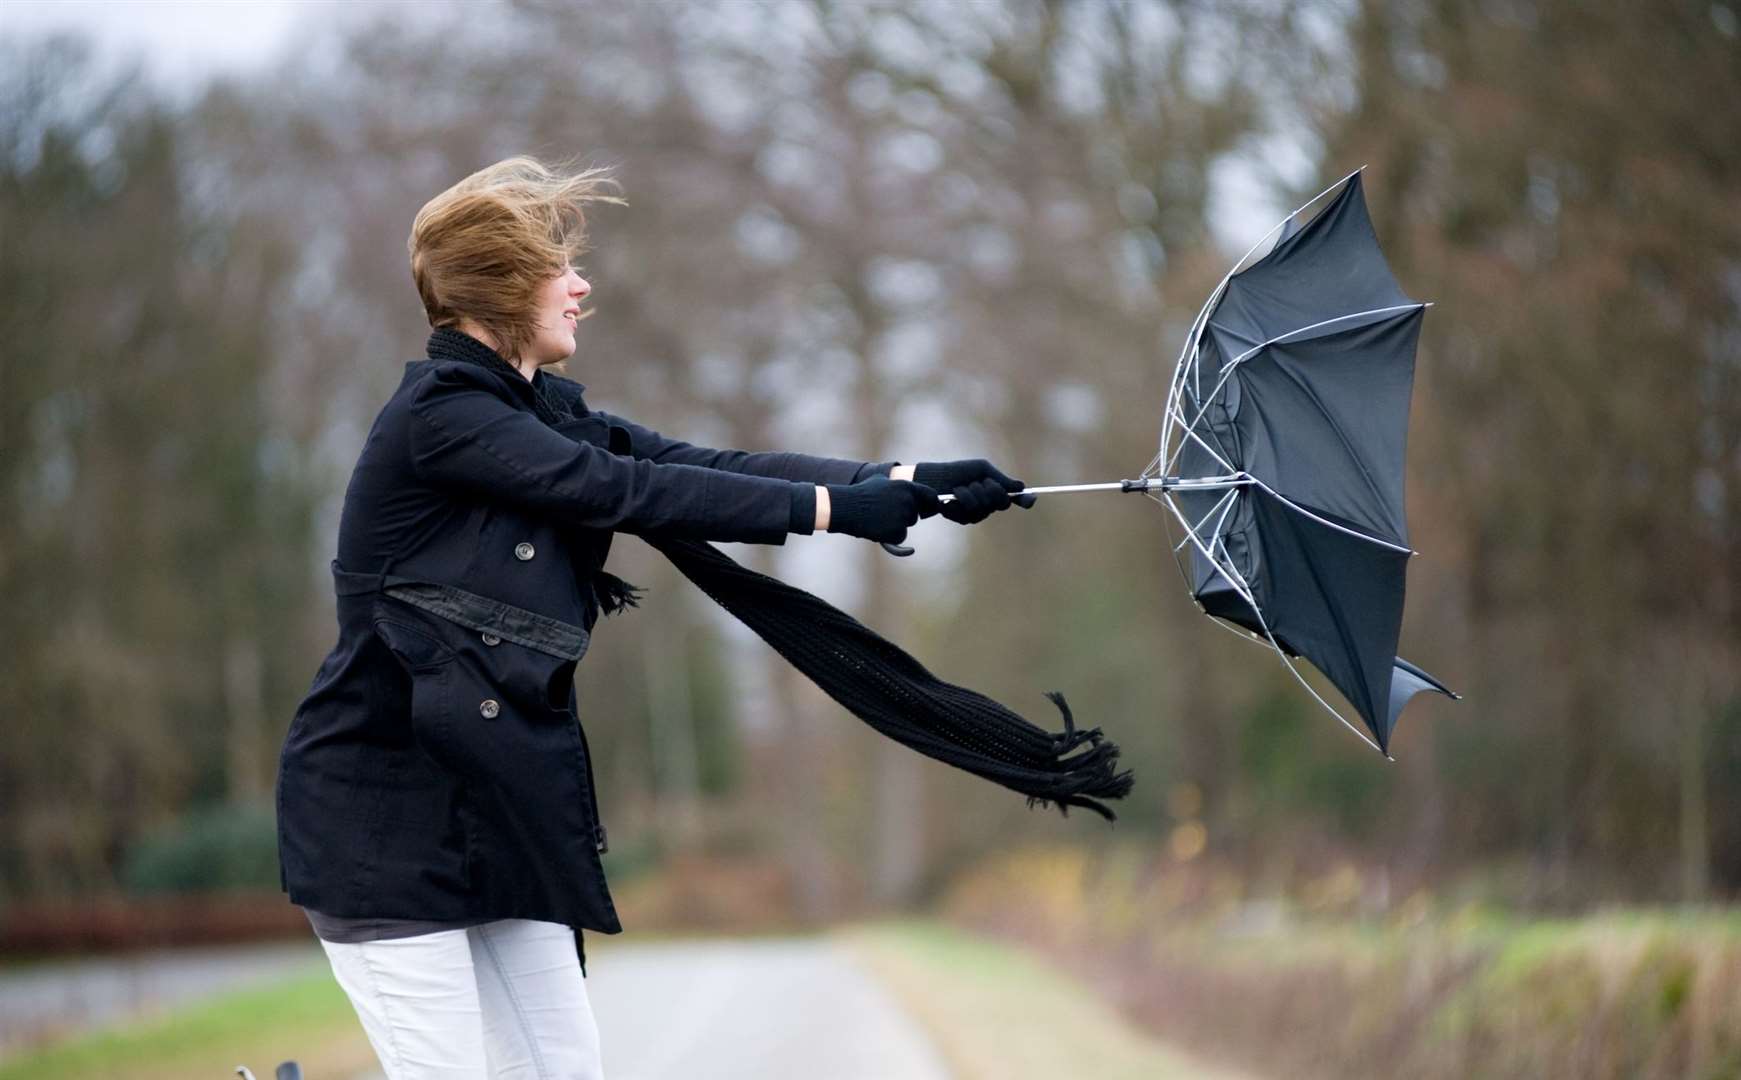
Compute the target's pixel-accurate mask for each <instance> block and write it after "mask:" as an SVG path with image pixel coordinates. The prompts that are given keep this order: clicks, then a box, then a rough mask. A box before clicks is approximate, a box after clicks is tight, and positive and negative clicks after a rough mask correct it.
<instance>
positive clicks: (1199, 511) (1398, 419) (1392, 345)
mask: <svg viewBox="0 0 1741 1080" xmlns="http://www.w3.org/2000/svg"><path fill="white" fill-rule="evenodd" d="M1360 179H1361V178H1360V174H1359V173H1355V174H1354V175H1353V176H1351V177H1349V178H1348V179H1347V180H1346V181H1344V182H1343V183H1342V185H1341V191H1340V192H1338V193H1337V194H1336V196H1335V197H1334V198H1333V199H1332V200H1331V201H1330V203H1329V204H1328V205H1327V206H1325V207H1324V209H1323V210H1322V211H1321V212H1320V213H1318V214H1317V215H1316V216H1315V217H1312V218H1311V220H1310V221H1302V220H1301V219H1300V216H1299V214H1295V215H1293V216H1291V217H1290V218H1289V219H1288V220H1287V221H1286V222H1285V223H1284V224H1283V226H1282V227H1281V230H1282V235H1281V239H1279V240H1278V241H1277V242H1276V245H1275V247H1274V248H1273V249H1271V250H1270V252H1269V253H1268V254H1267V255H1265V256H1264V257H1263V258H1261V259H1259V260H1258V261H1257V262H1255V263H1253V264H1252V265H1251V266H1249V267H1247V268H1246V269H1244V270H1241V271H1239V272H1237V273H1234V274H1232V275H1230V276H1229V277H1228V278H1227V279H1226V280H1225V281H1224V282H1223V283H1222V286H1221V288H1220V289H1219V290H1218V291H1217V295H1216V296H1215V297H1214V298H1212V300H1211V303H1210V304H1209V305H1208V306H1207V308H1206V311H1205V314H1204V316H1202V317H1201V318H1200V319H1199V323H1198V325H1197V326H1196V327H1194V328H1193V336H1194V338H1195V341H1194V344H1192V345H1191V346H1188V347H1187V350H1186V356H1185V357H1184V359H1183V360H1182V361H1181V365H1180V369H1179V371H1178V373H1177V374H1176V375H1175V380H1174V393H1173V401H1172V403H1171V404H1170V406H1169V416H1168V419H1167V424H1168V427H1167V433H1166V435H1165V437H1164V438H1163V446H1162V454H1161V456H1160V457H1159V458H1158V459H1157V464H1160V465H1161V468H1162V472H1163V473H1171V474H1172V475H1173V476H1176V477H1177V478H1178V480H1179V482H1180V484H1181V485H1182V486H1177V487H1172V488H1171V490H1168V491H1167V492H1166V493H1165V497H1166V498H1168V499H1170V500H1172V503H1173V505H1174V508H1175V510H1176V513H1177V516H1178V518H1179V519H1180V520H1181V521H1182V522H1183V523H1184V524H1185V526H1186V527H1187V529H1188V530H1189V535H1188V536H1187V537H1186V538H1185V539H1184V540H1183V541H1181V548H1188V550H1189V551H1190V566H1189V581H1190V585H1191V588H1192V593H1193V595H1194V596H1195V597H1196V599H1197V601H1198V603H1199V604H1200V605H1201V606H1202V607H1203V610H1204V611H1206V612H1207V613H1209V614H1210V615H1213V616H1215V617H1217V618H1220V619H1223V620H1225V621H1227V622H1231V623H1234V624H1236V625H1238V626H1241V627H1243V628H1245V629H1247V630H1249V631H1251V632H1252V633H1254V634H1257V635H1261V636H1262V637H1264V638H1265V639H1267V640H1268V641H1270V642H1271V643H1272V644H1274V645H1275V647H1276V648H1277V650H1279V651H1280V652H1281V653H1282V654H1283V656H1284V658H1294V657H1304V658H1305V659H1307V660H1309V661H1310V662H1311V663H1312V665H1313V666H1315V667H1316V668H1318V670H1320V671H1322V672H1323V673H1324V675H1325V677H1327V678H1328V679H1329V680H1330V682H1331V683H1332V684H1333V685H1334V686H1335V687H1336V689H1337V690H1339V691H1340V692H1341V693H1342V695H1343V696H1344V697H1345V698H1346V699H1347V700H1348V703H1349V704H1350V705H1351V706H1353V708H1354V710H1355V711H1356V712H1357V713H1359V715H1360V717H1361V719H1362V720H1363V721H1364V722H1365V725H1366V728H1367V730H1369V731H1370V732H1371V733H1372V736H1373V739H1374V740H1376V741H1375V742H1374V745H1376V746H1377V747H1378V748H1379V749H1380V750H1381V751H1384V752H1386V753H1388V750H1389V745H1390V735H1391V732H1392V731H1393V730H1394V729H1395V727H1396V720H1397V715H1398V714H1399V713H1400V712H1401V711H1402V708H1403V706H1404V705H1406V704H1407V703H1408V701H1409V699H1410V698H1412V697H1414V695H1415V694H1417V693H1420V692H1421V691H1423V690H1432V691H1436V692H1439V693H1443V694H1446V695H1449V696H1451V697H1455V696H1456V695H1455V694H1452V693H1451V691H1450V690H1448V689H1446V688H1445V686H1444V685H1443V684H1441V683H1440V682H1439V681H1438V680H1436V679H1434V678H1433V677H1432V676H1430V675H1428V674H1426V673H1425V672H1424V671H1421V670H1420V669H1419V668H1417V667H1415V666H1414V665H1412V664H1409V663H1408V662H1407V661H1404V660H1402V659H1400V658H1399V657H1397V655H1396V646H1397V640H1398V637H1399V636H1400V633H1401V628H1402V611H1403V591H1404V582H1405V576H1406V569H1407V563H1408V558H1409V556H1410V555H1411V554H1413V552H1412V551H1411V550H1410V549H1409V546H1408V524H1407V521H1406V520H1405V516H1404V512H1403V458H1404V451H1405V448H1406V444H1407V436H1408V412H1409V399H1410V396H1411V394H1412V391H1413V387H1414V365H1415V347H1416V343H1417V341H1418V339H1419V336H1420V327H1421V317H1422V314H1423V313H1424V311H1425V309H1426V305H1424V304H1422V303H1420V302H1418V301H1415V300H1412V299H1410V298H1409V297H1408V296H1406V295H1405V294H1404V293H1403V291H1402V289H1401V287H1400V286H1399V285H1398V284H1397V281H1396V279H1395V277H1394V276H1393V275H1392V274H1391V271H1390V267H1389V266H1388V265H1387V264H1386V263H1385V260H1384V254H1383V252H1382V251H1380V249H1379V246H1378V237H1377V235H1376V234H1375V233H1374V231H1373V227H1372V219H1371V217H1370V216H1369V215H1368V213H1367V209H1366V200H1365V198H1364V196H1363V194H1362V191H1361V182H1360ZM1169 465H1170V466H1173V468H1169V467H1168V466H1169ZM1192 485H1197V486H1192ZM1289 666H1290V667H1292V664H1291V663H1290V665H1289ZM1296 674H1297V672H1296ZM1302 681H1303V680H1302ZM1309 688H1310V687H1309V686H1308V689H1309ZM1314 693H1315V691H1314ZM1320 700H1321V699H1320ZM1326 706H1327V707H1328V703H1326ZM1331 711H1332V712H1334V711H1335V710H1334V709H1333V708H1332V709H1331ZM1337 715H1338V716H1340V714H1339V713H1338V714H1337ZM1344 722H1345V723H1346V721H1344Z"/></svg>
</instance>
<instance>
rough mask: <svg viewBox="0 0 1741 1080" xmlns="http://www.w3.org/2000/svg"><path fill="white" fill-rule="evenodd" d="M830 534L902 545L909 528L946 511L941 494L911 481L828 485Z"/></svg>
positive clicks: (878, 479)
mask: <svg viewBox="0 0 1741 1080" xmlns="http://www.w3.org/2000/svg"><path fill="white" fill-rule="evenodd" d="M825 486H826V487H827V489H828V531H829V532H831V533H846V534H847V535H848V536H858V537H862V538H864V539H866V540H882V541H886V542H888V543H893V544H898V543H900V542H901V541H902V540H905V539H906V538H907V527H908V526H910V525H912V524H914V523H915V522H917V521H918V520H919V519H920V518H927V517H930V516H931V515H932V514H935V513H937V512H938V511H939V510H941V509H942V504H940V503H939V502H938V501H937V493H936V492H935V491H932V490H931V489H930V488H928V487H926V486H925V485H924V484H917V483H914V482H913V481H911V480H890V479H889V478H888V477H886V476H873V477H871V478H870V479H869V480H864V481H861V482H859V483H857V484H828V485H825Z"/></svg>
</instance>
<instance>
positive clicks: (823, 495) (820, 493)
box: [816, 484, 831, 532]
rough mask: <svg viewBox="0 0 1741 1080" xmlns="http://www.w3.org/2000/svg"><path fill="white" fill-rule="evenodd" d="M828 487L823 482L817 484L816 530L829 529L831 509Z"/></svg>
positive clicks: (825, 530) (823, 530)
mask: <svg viewBox="0 0 1741 1080" xmlns="http://www.w3.org/2000/svg"><path fill="white" fill-rule="evenodd" d="M830 509H831V508H830V506H829V502H828V489H827V488H825V487H823V486H822V485H821V484H817V485H816V531H817V532H827V531H828V515H829V510H830Z"/></svg>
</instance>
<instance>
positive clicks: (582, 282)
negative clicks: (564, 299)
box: [568, 274, 592, 297]
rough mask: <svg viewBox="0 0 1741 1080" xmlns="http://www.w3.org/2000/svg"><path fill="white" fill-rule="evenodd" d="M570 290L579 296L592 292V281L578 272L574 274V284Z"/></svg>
mask: <svg viewBox="0 0 1741 1080" xmlns="http://www.w3.org/2000/svg"><path fill="white" fill-rule="evenodd" d="M568 291H569V292H571V293H573V294H574V295H575V296H577V297H579V296H585V295H586V294H587V293H589V292H592V283H591V282H589V281H587V280H586V279H585V278H583V277H581V276H580V275H579V274H576V275H574V284H573V285H572V286H570V288H569V290H568Z"/></svg>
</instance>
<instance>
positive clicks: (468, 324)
mask: <svg viewBox="0 0 1741 1080" xmlns="http://www.w3.org/2000/svg"><path fill="white" fill-rule="evenodd" d="M454 329H455V330H458V331H459V332H460V333H462V334H468V335H470V336H471V337H474V338H477V339H478V340H479V341H481V342H483V343H484V344H485V345H488V346H489V347H490V348H492V349H494V350H496V353H497V355H499V356H501V357H502V358H503V359H504V360H506V361H507V362H508V363H510V364H512V365H513V366H514V368H515V370H517V371H519V373H520V374H521V375H524V376H525V377H526V381H527V382H531V381H532V376H534V375H536V374H537V373H538V365H537V364H536V363H533V362H532V361H531V360H526V359H520V358H517V357H512V356H508V355H506V354H504V353H503V352H502V346H501V343H500V342H498V341H497V340H496V338H495V335H493V334H491V333H490V332H489V331H488V330H485V329H484V328H483V327H481V326H479V325H478V324H477V323H475V322H472V321H471V320H470V319H461V320H460V321H459V325H458V326H455V327H454Z"/></svg>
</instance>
